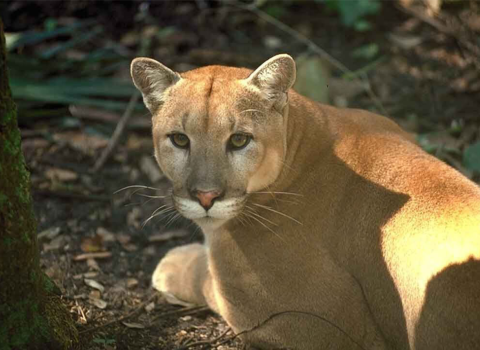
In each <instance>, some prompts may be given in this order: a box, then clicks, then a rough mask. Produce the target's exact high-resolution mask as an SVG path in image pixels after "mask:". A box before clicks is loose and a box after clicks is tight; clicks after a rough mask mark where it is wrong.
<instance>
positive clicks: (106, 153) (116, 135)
mask: <svg viewBox="0 0 480 350" xmlns="http://www.w3.org/2000/svg"><path fill="white" fill-rule="evenodd" d="M139 98H140V93H139V92H138V91H136V92H135V93H134V94H133V95H132V97H131V98H130V102H128V106H127V108H126V109H125V112H124V113H123V115H122V118H121V119H120V121H119V122H118V124H117V127H116V128H115V131H114V132H113V135H112V137H111V138H110V141H109V142H108V145H107V147H106V148H105V149H104V150H103V152H102V154H101V156H100V158H98V160H97V161H96V162H95V165H94V166H93V169H92V172H97V171H98V170H100V169H101V168H102V167H103V165H104V164H105V162H106V161H107V159H108V157H110V155H111V154H112V152H113V150H114V149H115V147H117V144H118V142H119V141H120V137H121V136H122V135H123V131H124V130H125V127H126V125H127V123H128V121H129V120H130V117H131V116H132V114H133V110H134V109H135V106H136V104H137V102H138V100H139Z"/></svg>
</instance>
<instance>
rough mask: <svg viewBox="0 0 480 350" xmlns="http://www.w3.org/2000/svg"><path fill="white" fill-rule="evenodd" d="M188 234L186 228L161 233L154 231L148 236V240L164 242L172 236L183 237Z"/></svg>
mask: <svg viewBox="0 0 480 350" xmlns="http://www.w3.org/2000/svg"><path fill="white" fill-rule="evenodd" d="M188 234H189V232H188V231H187V230H174V231H166V232H162V233H156V234H154V235H151V236H150V237H148V241H149V242H165V241H168V240H170V239H172V238H183V237H186V236H187V235H188Z"/></svg>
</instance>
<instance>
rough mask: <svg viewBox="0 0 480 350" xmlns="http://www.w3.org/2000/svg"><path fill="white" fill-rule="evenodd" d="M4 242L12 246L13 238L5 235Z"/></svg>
mask: <svg viewBox="0 0 480 350" xmlns="http://www.w3.org/2000/svg"><path fill="white" fill-rule="evenodd" d="M3 244H4V245H5V246H7V247H10V246H11V245H12V244H13V239H12V238H10V237H5V238H4V239H3Z"/></svg>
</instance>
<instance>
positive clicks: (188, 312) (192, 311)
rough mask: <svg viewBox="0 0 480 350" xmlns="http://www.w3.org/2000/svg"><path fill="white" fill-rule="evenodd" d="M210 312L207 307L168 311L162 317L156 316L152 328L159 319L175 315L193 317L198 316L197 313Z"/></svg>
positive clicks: (151, 322) (152, 321)
mask: <svg viewBox="0 0 480 350" xmlns="http://www.w3.org/2000/svg"><path fill="white" fill-rule="evenodd" d="M208 310H210V309H209V308H208V307H207V306H189V307H184V308H182V309H178V310H172V311H167V312H163V313H161V314H160V315H157V316H155V317H154V318H152V320H151V321H150V326H149V327H151V326H153V323H154V322H155V321H156V320H158V319H159V318H163V317H167V316H173V315H180V314H181V315H185V316H186V315H193V314H196V313H199V312H203V311H208Z"/></svg>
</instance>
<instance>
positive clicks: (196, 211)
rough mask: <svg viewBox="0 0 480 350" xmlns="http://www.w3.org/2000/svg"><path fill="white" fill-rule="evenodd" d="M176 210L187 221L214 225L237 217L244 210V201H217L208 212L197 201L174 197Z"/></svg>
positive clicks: (236, 199)
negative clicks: (213, 223)
mask: <svg viewBox="0 0 480 350" xmlns="http://www.w3.org/2000/svg"><path fill="white" fill-rule="evenodd" d="M173 199H174V200H173V202H174V205H175V208H176V209H177V210H178V212H179V213H180V214H182V215H183V216H184V217H186V218H187V219H190V220H193V221H195V222H197V221H198V222H197V223H199V224H200V223H212V222H217V221H218V222H219V221H223V222H225V221H227V220H230V219H233V218H234V217H236V216H237V215H238V214H239V213H240V212H241V208H242V204H243V203H244V200H242V199H240V198H229V199H222V200H219V201H216V202H215V203H214V205H213V206H211V207H210V208H209V209H208V210H206V209H205V208H204V207H202V206H201V205H200V203H198V202H197V201H195V200H192V199H189V198H184V197H177V196H173Z"/></svg>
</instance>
